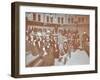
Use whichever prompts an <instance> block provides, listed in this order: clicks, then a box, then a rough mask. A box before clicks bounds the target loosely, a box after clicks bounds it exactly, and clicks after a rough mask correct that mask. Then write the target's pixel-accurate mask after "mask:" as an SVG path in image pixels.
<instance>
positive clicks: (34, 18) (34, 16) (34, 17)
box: [33, 13, 36, 21]
mask: <svg viewBox="0 0 100 80" xmlns="http://www.w3.org/2000/svg"><path fill="white" fill-rule="evenodd" d="M33 20H34V21H35V20H36V14H35V13H33Z"/></svg>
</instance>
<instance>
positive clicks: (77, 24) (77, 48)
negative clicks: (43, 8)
mask: <svg viewBox="0 0 100 80" xmlns="http://www.w3.org/2000/svg"><path fill="white" fill-rule="evenodd" d="M25 17H26V20H25V22H26V31H25V45H26V46H25V47H26V48H25V56H26V58H25V60H26V67H34V66H38V67H39V66H64V65H85V64H89V62H90V56H89V55H90V49H89V48H90V45H89V42H90V41H89V39H90V38H89V37H90V36H89V19H90V18H89V15H75V14H57V13H34V12H26V13H25Z"/></svg>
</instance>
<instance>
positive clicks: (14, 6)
mask: <svg viewBox="0 0 100 80" xmlns="http://www.w3.org/2000/svg"><path fill="white" fill-rule="evenodd" d="M20 6H43V7H55V8H56V7H57V8H73V9H87V10H94V11H95V70H91V71H90V70H89V71H75V72H59V73H58V72H57V73H43V74H25V75H21V74H19V70H20V67H19V50H20V49H19V35H20V32H19V15H20V14H19V7H20ZM97 24H98V23H97V7H96V6H80V5H64V4H48V3H31V2H13V3H11V76H12V77H15V78H23V77H24V78H25V77H40V76H58V75H73V74H86V73H87V74H88V73H97V72H98V69H97V68H98V65H97V63H98V61H97V60H98V55H97V53H98V47H97V44H98V42H97V41H98V38H97V36H98V31H97V30H98V28H97Z"/></svg>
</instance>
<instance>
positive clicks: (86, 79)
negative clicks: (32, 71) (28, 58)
mask: <svg viewBox="0 0 100 80" xmlns="http://www.w3.org/2000/svg"><path fill="white" fill-rule="evenodd" d="M13 1H15V0H1V1H0V64H1V65H0V80H16V79H14V78H12V77H10V74H11V73H10V67H11V64H10V63H11V61H10V59H11V48H10V47H11V2H13ZM16 1H29V2H33V1H34V2H41V3H55V4H74V5H75V4H76V5H88V6H98V10H99V11H98V14H99V15H98V19H99V21H100V6H99V5H100V0H16ZM99 26H100V23H99V24H98V35H99V34H100V27H99ZM98 44H100V37H98ZM98 47H100V45H99V46H98ZM98 49H99V48H98ZM99 52H100V49H99V51H98V53H99ZM98 58H99V60H98V67H100V62H99V61H100V54H98ZM99 79H100V69H99V73H97V74H81V75H65V76H53V77H38V78H26V79H25V78H23V79H18V80H99Z"/></svg>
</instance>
